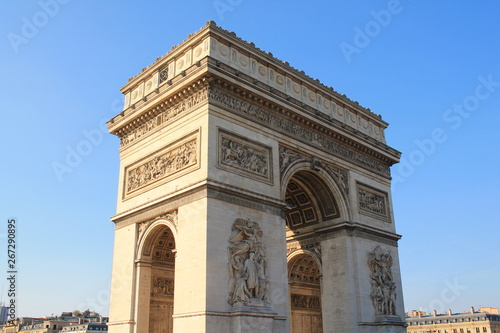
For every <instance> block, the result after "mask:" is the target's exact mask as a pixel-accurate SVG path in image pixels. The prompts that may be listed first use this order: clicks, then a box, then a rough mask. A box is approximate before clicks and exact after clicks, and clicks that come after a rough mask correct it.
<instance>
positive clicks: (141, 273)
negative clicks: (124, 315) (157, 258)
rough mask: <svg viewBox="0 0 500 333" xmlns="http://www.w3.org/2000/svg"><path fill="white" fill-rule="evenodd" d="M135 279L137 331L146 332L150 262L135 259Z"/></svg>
mask: <svg viewBox="0 0 500 333" xmlns="http://www.w3.org/2000/svg"><path fill="white" fill-rule="evenodd" d="M136 270H137V279H136V290H137V296H136V298H137V307H136V308H135V318H136V326H135V327H136V329H135V332H137V333H147V332H148V330H149V310H150V298H151V262H149V261H146V260H137V261H136Z"/></svg>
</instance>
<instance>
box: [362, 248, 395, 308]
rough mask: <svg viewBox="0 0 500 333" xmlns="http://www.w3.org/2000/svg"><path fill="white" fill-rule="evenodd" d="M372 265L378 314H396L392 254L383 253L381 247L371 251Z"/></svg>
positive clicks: (372, 295)
mask: <svg viewBox="0 0 500 333" xmlns="http://www.w3.org/2000/svg"><path fill="white" fill-rule="evenodd" d="M368 266H369V267H370V270H371V274H370V283H371V294H370V296H371V299H372V302H373V306H374V307H375V310H376V312H377V314H379V315H396V283H394V281H393V278H392V256H391V254H390V253H389V252H385V253H383V252H382V250H381V249H380V247H378V246H377V247H376V248H375V250H374V251H373V252H370V254H369V258H368Z"/></svg>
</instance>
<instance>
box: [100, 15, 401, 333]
mask: <svg viewBox="0 0 500 333" xmlns="http://www.w3.org/2000/svg"><path fill="white" fill-rule="evenodd" d="M122 92H123V94H124V95H125V106H124V110H123V111H122V112H121V113H120V114H118V115H116V116H115V117H113V118H112V119H111V120H110V121H109V122H108V127H109V131H110V132H111V133H112V134H114V135H117V136H119V137H120V139H121V147H120V149H119V151H120V161H121V164H120V178H119V188H118V204H117V214H116V215H115V216H113V217H112V220H113V222H114V223H115V226H116V227H115V245H114V246H115V247H114V258H113V274H112V286H111V305H110V320H111V322H110V323H109V325H110V328H109V330H110V332H111V333H118V332H120V333H121V332H123V333H125V332H127V333H133V332H141V333H142V332H177V333H178V332H183V333H185V332H196V333H199V332H210V333H212V332H220V333H225V332H241V333H243V332H293V333H297V332H342V333H345V332H404V331H405V329H404V321H403V319H404V310H403V295H402V288H401V279H400V269H399V261H398V249H397V241H398V239H399V238H400V236H399V235H398V234H396V233H395V227H394V218H393V213H392V201H391V194H390V180H391V177H390V170H389V167H390V166H391V165H393V164H394V163H397V162H398V161H399V157H400V153H399V152H398V151H396V150H394V149H392V148H390V147H389V146H387V145H386V143H385V138H384V130H385V128H386V127H387V123H386V122H384V121H383V120H382V119H381V117H380V116H379V115H376V114H373V113H372V112H371V111H370V110H368V109H366V108H364V107H362V106H360V105H359V104H358V103H356V102H353V101H352V100H350V99H348V98H347V97H345V96H344V95H340V94H338V93H337V92H335V91H334V90H333V89H331V88H329V87H326V86H324V85H322V84H321V83H320V82H319V81H318V80H314V79H312V78H310V77H308V76H306V75H305V74H304V73H303V72H300V71H298V70H296V69H294V68H293V67H291V66H289V65H288V63H286V62H282V61H281V60H278V59H276V58H274V57H273V56H272V54H270V53H266V52H263V51H262V50H260V49H258V48H256V47H255V46H254V44H253V43H249V42H246V41H244V40H242V39H240V38H238V37H237V36H236V35H235V34H234V33H231V32H228V31H225V30H223V29H221V28H220V27H218V26H216V25H215V23H214V22H208V23H207V24H206V26H205V27H203V28H202V29H200V30H199V31H197V32H196V33H194V34H192V35H190V36H189V38H188V39H187V40H185V41H184V42H182V43H181V44H180V45H178V46H175V47H173V48H172V50H171V51H170V52H168V53H167V54H166V55H164V56H162V57H160V58H158V59H157V60H156V61H155V62H154V63H153V64H152V65H150V66H149V67H146V68H144V69H143V70H142V72H141V73H139V74H138V75H137V76H135V77H133V78H131V79H130V80H129V81H128V83H127V84H126V85H125V86H124V87H123V88H122Z"/></svg>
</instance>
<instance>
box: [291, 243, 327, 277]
mask: <svg viewBox="0 0 500 333" xmlns="http://www.w3.org/2000/svg"><path fill="white" fill-rule="evenodd" d="M301 255H309V256H310V257H311V258H313V259H314V261H315V262H316V265H317V266H318V275H319V276H320V277H321V276H322V272H323V268H322V264H321V258H320V257H319V256H318V254H317V253H315V252H313V251H311V250H308V249H297V250H295V251H293V252H292V253H290V254H289V255H288V256H287V258H286V262H287V265H288V270H289V271H290V268H291V265H292V264H293V262H294V261H295V260H296V259H298V257H299V256H301Z"/></svg>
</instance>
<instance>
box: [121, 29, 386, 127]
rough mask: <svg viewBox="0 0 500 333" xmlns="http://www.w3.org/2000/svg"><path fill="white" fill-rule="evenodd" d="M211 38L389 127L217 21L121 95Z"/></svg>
mask: <svg viewBox="0 0 500 333" xmlns="http://www.w3.org/2000/svg"><path fill="white" fill-rule="evenodd" d="M207 37H213V38H215V39H217V40H218V41H220V42H222V43H224V42H226V43H229V45H230V46H231V47H236V48H238V49H240V50H244V53H247V54H252V55H257V56H258V57H260V58H261V59H263V60H264V61H265V62H267V63H268V64H269V65H271V67H274V68H276V69H281V70H284V71H286V72H287V74H290V75H292V76H293V77H294V78H295V79H296V80H298V81H301V82H304V83H306V84H307V85H309V86H311V88H313V89H312V90H319V91H321V92H322V93H324V94H326V95H330V96H332V97H333V98H334V99H336V100H338V101H341V102H342V103H343V104H344V105H346V106H348V107H350V108H352V109H355V110H358V111H362V112H363V113H364V114H365V115H366V116H368V117H369V118H371V119H372V120H375V121H377V122H378V123H380V124H382V125H384V128H385V127H387V125H388V124H387V123H386V122H385V121H383V120H382V117H381V115H379V114H375V113H373V112H372V111H371V110H370V109H369V108H366V107H363V106H362V105H360V104H359V103H358V102H357V101H354V100H352V99H350V98H348V97H347V96H346V95H345V94H340V93H339V92H337V91H335V90H334V89H333V88H332V87H330V86H327V85H325V84H323V83H321V82H320V81H319V80H318V79H314V78H312V77H310V76H308V75H307V74H306V73H305V72H304V71H302V70H298V69H296V68H295V67H293V66H291V65H290V64H289V63H288V62H287V61H282V60H280V59H278V58H276V57H274V56H273V54H272V53H271V52H266V51H264V50H262V49H260V48H258V47H256V46H255V44H254V43H253V42H248V41H245V40H244V39H242V38H240V37H238V36H237V35H236V34H235V33H234V32H231V31H228V30H225V29H223V28H221V27H219V26H217V24H216V23H215V22H214V21H208V22H207V23H206V24H205V26H204V27H202V28H201V29H199V30H198V31H196V32H195V33H192V34H189V35H188V38H187V39H185V40H184V41H183V42H181V43H179V44H178V45H176V46H172V48H171V49H170V51H169V52H167V53H166V54H164V55H163V56H161V57H158V58H157V59H156V61H155V62H153V63H152V64H151V65H149V66H147V67H145V68H143V69H142V71H141V72H140V73H138V74H137V75H135V76H133V77H131V78H129V80H128V83H127V84H126V85H125V86H123V87H122V89H121V91H122V92H123V93H126V92H127V91H128V90H130V89H131V88H133V87H134V85H136V84H138V83H140V81H141V80H142V79H143V78H144V77H147V76H150V75H152V74H154V72H155V70H157V69H158V68H161V67H164V66H165V65H166V64H167V62H168V61H170V60H171V59H174V58H175V57H176V56H178V55H180V54H182V53H183V52H184V51H185V50H187V49H188V48H189V47H191V46H192V45H193V44H196V43H198V42H199V41H200V40H203V39H204V38H207Z"/></svg>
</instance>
